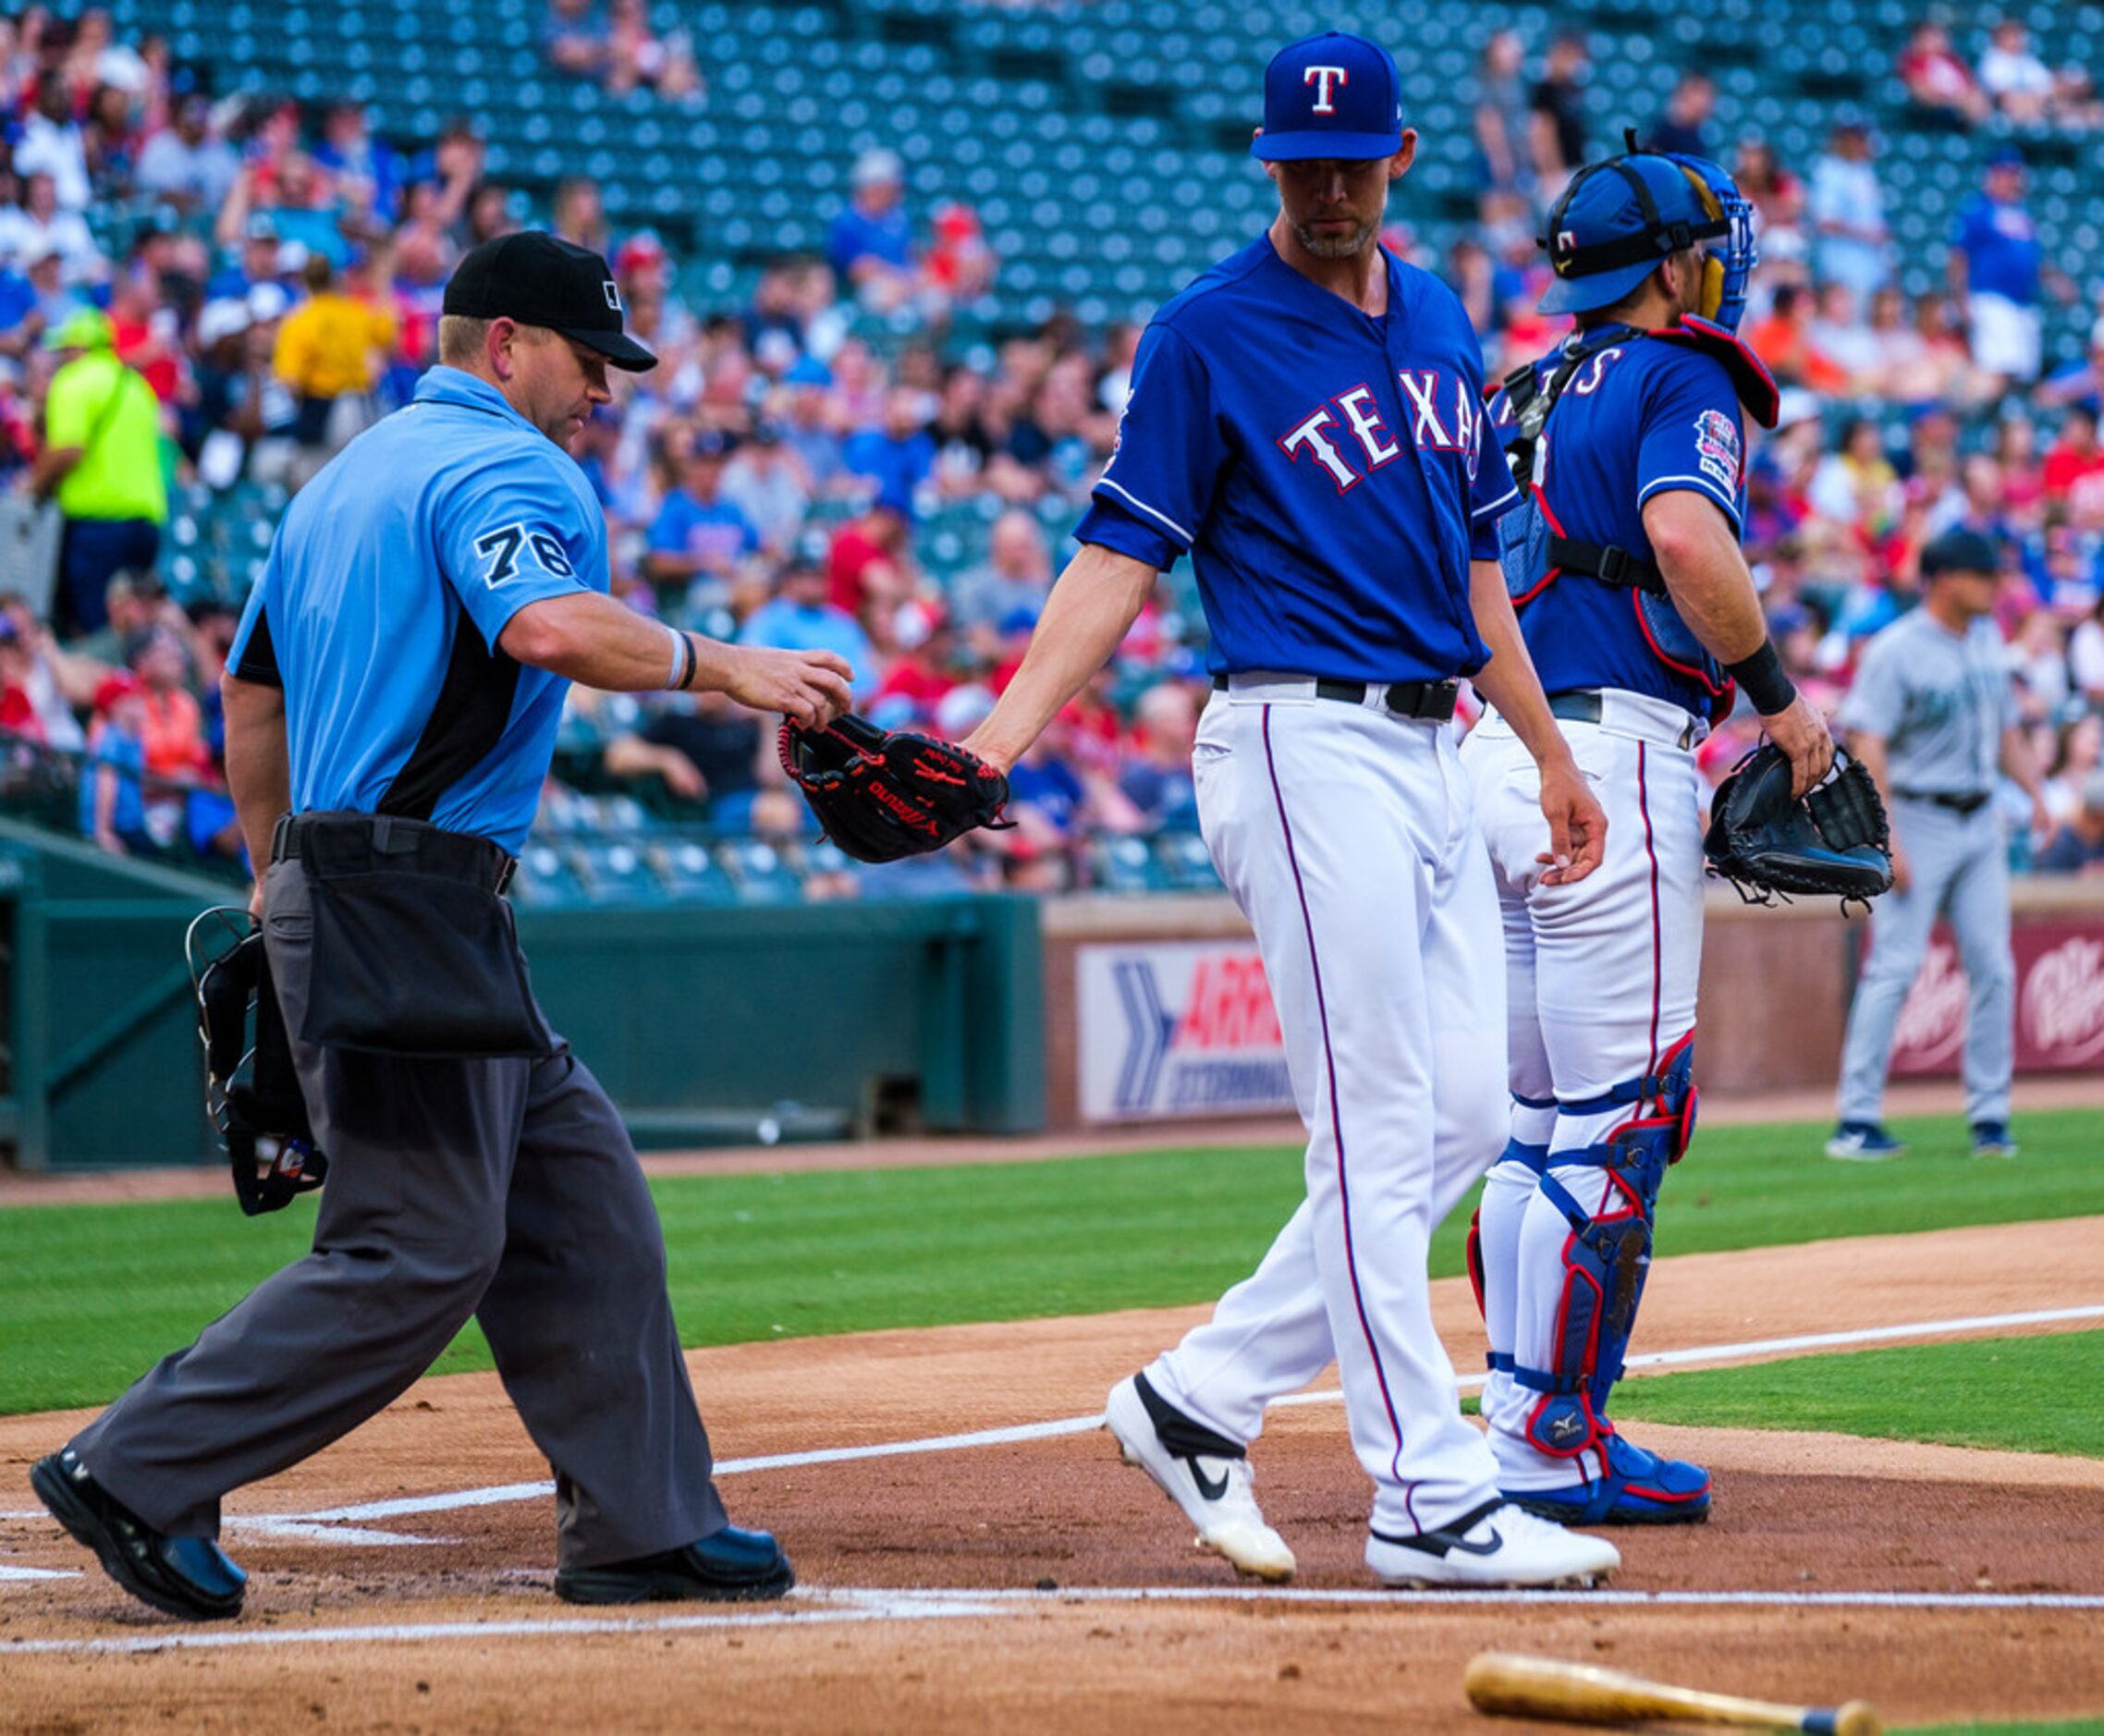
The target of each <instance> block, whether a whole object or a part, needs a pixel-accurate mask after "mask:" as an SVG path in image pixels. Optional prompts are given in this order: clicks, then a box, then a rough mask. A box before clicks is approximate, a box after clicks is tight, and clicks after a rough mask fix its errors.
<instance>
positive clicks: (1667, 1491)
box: [1504, 1435, 1709, 1525]
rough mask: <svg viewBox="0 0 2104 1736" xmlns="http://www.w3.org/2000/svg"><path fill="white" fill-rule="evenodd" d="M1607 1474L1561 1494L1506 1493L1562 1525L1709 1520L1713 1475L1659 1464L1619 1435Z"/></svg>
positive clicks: (1610, 1444)
mask: <svg viewBox="0 0 2104 1736" xmlns="http://www.w3.org/2000/svg"><path fill="white" fill-rule="evenodd" d="M1607 1449H1608V1474H1607V1475H1606V1476H1604V1477H1599V1478H1593V1477H1586V1478H1584V1479H1582V1480H1581V1481H1579V1482H1577V1483H1573V1484H1571V1485H1568V1486H1567V1487H1564V1488H1558V1489H1507V1490H1505V1491H1504V1496H1505V1498H1506V1499H1507V1500H1509V1501H1511V1502H1512V1503H1513V1504H1514V1505H1515V1506H1519V1507H1523V1508H1525V1509H1526V1510H1527V1511H1528V1512H1530V1513H1538V1514H1540V1515H1541V1517H1542V1518H1544V1519H1553V1520H1555V1521H1556V1522H1557V1523H1559V1524H1560V1525H1693V1524H1699V1523H1700V1522H1702V1521H1703V1520H1706V1519H1707V1518H1708V1517H1709V1473H1708V1472H1706V1471H1705V1470H1704V1469H1703V1468H1702V1467H1701V1466H1700V1465H1694V1464H1690V1463H1688V1461H1686V1460H1684V1459H1661V1458H1659V1457H1658V1454H1657V1453H1654V1452H1647V1451H1645V1449H1643V1448H1641V1447H1639V1446H1638V1445H1637V1444H1636V1443H1635V1442H1634V1441H1632V1440H1625V1439H1624V1438H1623V1437H1622V1436H1620V1435H1609V1436H1608V1439H1607Z"/></svg>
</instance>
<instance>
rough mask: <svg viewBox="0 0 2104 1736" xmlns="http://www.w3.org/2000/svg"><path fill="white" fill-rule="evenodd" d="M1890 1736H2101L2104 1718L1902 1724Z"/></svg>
mask: <svg viewBox="0 0 2104 1736" xmlns="http://www.w3.org/2000/svg"><path fill="white" fill-rule="evenodd" d="M1892 1736H2104V1718H2072V1719H2071V1718H2052V1719H2049V1720H2048V1721H2047V1722H2045V1723H2042V1724H1906V1725H1902V1726H1901V1727H1900V1728H1899V1729H1898V1730H1894V1731H1893V1732H1892Z"/></svg>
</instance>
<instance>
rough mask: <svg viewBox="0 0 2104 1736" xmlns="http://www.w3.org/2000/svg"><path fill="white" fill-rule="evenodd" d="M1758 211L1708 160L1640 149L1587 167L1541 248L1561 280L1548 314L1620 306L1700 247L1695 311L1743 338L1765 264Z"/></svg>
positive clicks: (1566, 192) (1555, 213)
mask: <svg viewBox="0 0 2104 1736" xmlns="http://www.w3.org/2000/svg"><path fill="white" fill-rule="evenodd" d="M1753 213H1754V208H1753V206H1752V204H1751V203H1750V202H1748V201H1747V200H1746V199H1745V197H1744V196H1743V194H1742V193H1741V192H1740V191H1739V189H1738V186H1737V184H1736V183H1735V182H1734V181H1733V180H1732V179H1731V176H1729V175H1728V174H1726V173H1725V172H1724V170H1723V169H1721V168H1720V167H1719V166H1718V165H1716V164H1714V163H1712V162H1710V161H1709V160H1708V159H1707V158H1705V157H1690V156H1680V155H1675V154H1672V153H1667V152H1661V151H1638V150H1636V149H1635V148H1634V147H1633V146H1632V148H1631V149H1630V151H1629V152H1628V153H1626V154H1624V155H1622V156H1619V157H1609V158H1607V159H1605V160H1604V161H1602V162H1599V163H1593V164H1588V165H1586V166H1585V167H1584V168H1583V169H1580V170H1579V171H1578V173H1577V174H1576V175H1574V176H1572V178H1571V185H1570V186H1568V187H1567V188H1565V189H1563V194H1562V196H1561V197H1560V199H1558V200H1557V202H1556V203H1555V204H1554V205H1552V206H1551V207H1550V208H1549V214H1548V220H1547V225H1546V227H1545V233H1544V234H1543V236H1542V239H1541V245H1542V247H1543V248H1544V249H1545V250H1547V253H1548V260H1549V264H1550V266H1551V267H1552V269H1553V270H1554V271H1555V273H1556V279H1555V281H1554V282H1553V283H1551V284H1550V285H1549V287H1548V288H1547V291H1546V292H1545V293H1544V295H1543V296H1542V299H1541V311H1542V312H1544V313H1588V312H1593V311H1594V310H1596V309H1598V308H1605V307H1612V306H1613V305H1614V304H1615V303H1616V302H1617V301H1620V300H1621V299H1622V298H1623V297H1624V296H1626V295H1628V294H1629V293H1630V291H1631V290H1633V289H1634V288H1635V287H1637V286H1638V285H1639V284H1641V283H1642V282H1643V281H1644V279H1645V277H1646V276H1647V275H1650V274H1651V273H1652V272H1654V271H1656V270H1657V269H1658V266H1659V265H1660V264H1661V263H1663V262H1664V261H1665V260H1666V259H1667V257H1668V256H1669V255H1670V254H1673V253H1677V252H1679V251H1681V250H1682V249H1683V248H1689V247H1699V248H1701V249H1702V251H1703V253H1704V256H1705V259H1704V268H1703V297H1702V305H1701V306H1700V307H1698V308H1696V309H1695V310H1694V312H1697V313H1699V314H1700V315H1701V316H1702V317H1703V318H1704V319H1706V320H1708V321H1710V322H1711V323H1712V324H1717V325H1721V326H1723V327H1724V329H1725V330H1727V331H1736V330H1737V329H1738V324H1739V317H1740V315H1741V314H1743V312H1745V308H1746V283H1747V280H1748V279H1749V278H1750V277H1751V276H1752V275H1753V270H1754V266H1755V264H1756V263H1759V259H1760V249H1759V247H1758V246H1757V245H1756V243H1755V239H1754V222H1753ZM1713 242H1714V243H1721V245H1720V246H1712V245H1708V244H1709V243H1713Z"/></svg>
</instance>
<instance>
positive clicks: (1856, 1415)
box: [1614, 1332, 2104, 1459]
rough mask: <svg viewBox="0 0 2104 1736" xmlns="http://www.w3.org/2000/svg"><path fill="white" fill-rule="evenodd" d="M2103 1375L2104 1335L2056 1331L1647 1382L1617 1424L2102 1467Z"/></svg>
mask: <svg viewBox="0 0 2104 1736" xmlns="http://www.w3.org/2000/svg"><path fill="white" fill-rule="evenodd" d="M2099 1375H2104V1332H2054V1333H2046V1334H2042V1335H2040V1336H2038V1337H2036V1338H2022V1339H1969V1340H1965V1341H1963V1342H1960V1343H1954V1344H1914V1345H1907V1346H1904V1347H1902V1348H1897V1349H1893V1350H1883V1351H1850V1352H1848V1353H1846V1354H1841V1355H1820V1356H1805V1357H1800V1358H1797V1359H1794V1360H1792V1361H1790V1362H1786V1363H1760V1364H1757V1365H1755V1366H1754V1367H1751V1368H1708V1369H1697V1370H1691V1371H1690V1372H1688V1373H1686V1374H1680V1375H1646V1376H1645V1377H1644V1378H1643V1379H1641V1380H1631V1381H1627V1382H1625V1383H1623V1385H1622V1386H1621V1388H1619V1389H1618V1390H1617V1391H1616V1393H1615V1400H1614V1413H1615V1415H1616V1417H1617V1418H1618V1419H1620V1420H1621V1421H1623V1422H1630V1421H1637V1422H1651V1423H1683V1424H1692V1425H1694V1426H1696V1427H1702V1428H1787V1429H1814V1430H1818V1431H1821V1432H1824V1433H1830V1434H1836V1435H1864V1436H1870V1437H1872V1438H1874V1439H1878V1440H1921V1441H1939V1442H1941V1443H1942V1444H1944V1445H1945V1446H1950V1447H1992V1448H1999V1449H2003V1450H2005V1451H2010V1452H2034V1453H2078V1454H2081V1455H2082V1456H2084V1457H2086V1458H2090V1459H2104V1436H2099V1434H2098V1427H2097V1421H2098V1407H2097V1399H2096V1394H2097V1387H2098V1377H2099Z"/></svg>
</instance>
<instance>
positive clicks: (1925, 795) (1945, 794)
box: [1892, 789, 1994, 815]
mask: <svg viewBox="0 0 2104 1736" xmlns="http://www.w3.org/2000/svg"><path fill="white" fill-rule="evenodd" d="M1892 793H1893V794H1894V795H1895V796H1897V797H1898V798H1899V799H1900V800H1901V801H1926V802H1927V803H1928V804H1929V806H1930V807H1932V808H1948V809H1950V811H1951V813H1956V814H1961V815H1962V814H1969V813H1979V811H1980V810H1981V809H1982V808H1984V807H1986V806H1987V805H1988V802H1990V801H1993V800H1994V792H1993V791H1992V790H1990V789H1975V790H1969V791H1967V792H1966V793H1965V794H1964V795H1958V794H1955V793H1953V792H1952V791H1951V790H1948V789H1895V790H1893V791H1892Z"/></svg>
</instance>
